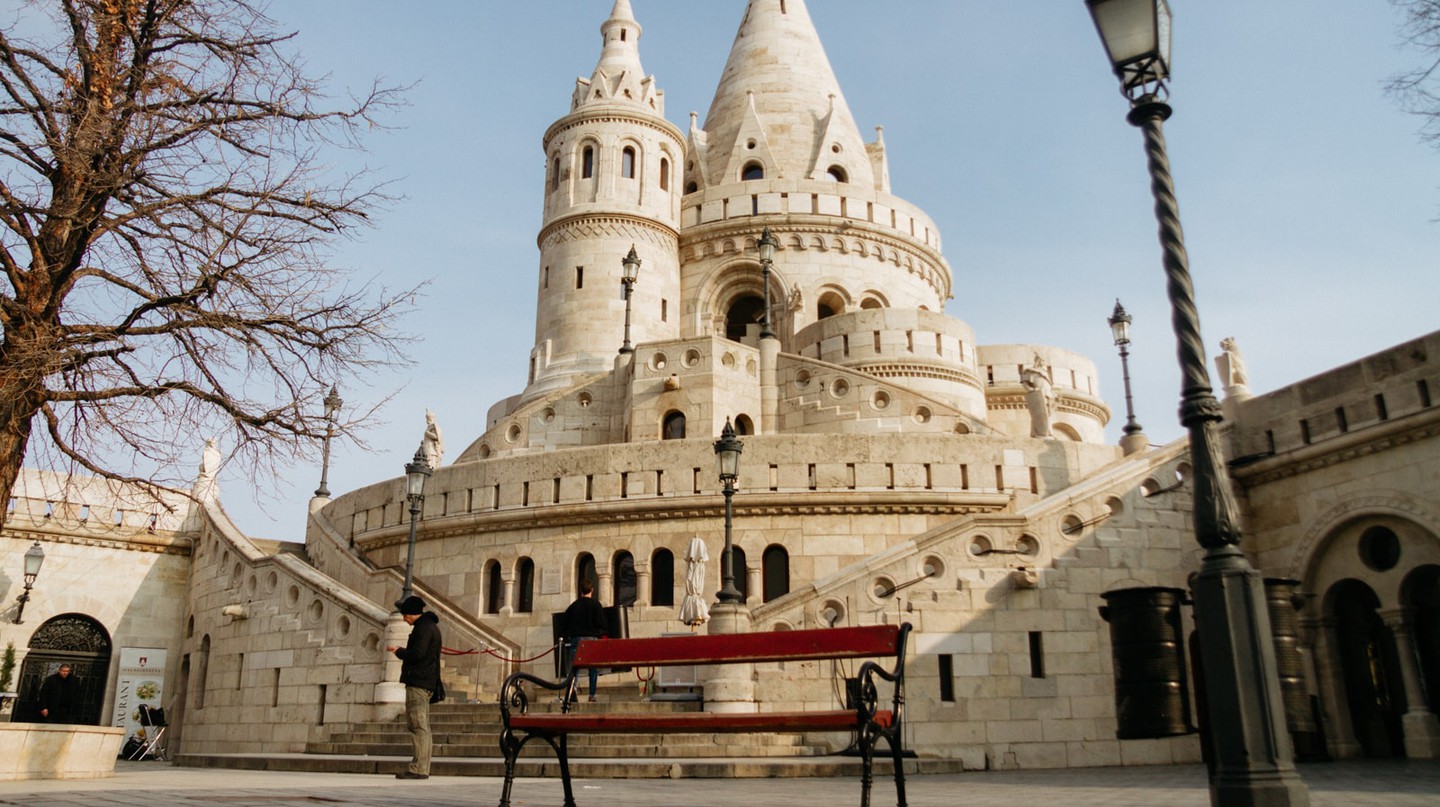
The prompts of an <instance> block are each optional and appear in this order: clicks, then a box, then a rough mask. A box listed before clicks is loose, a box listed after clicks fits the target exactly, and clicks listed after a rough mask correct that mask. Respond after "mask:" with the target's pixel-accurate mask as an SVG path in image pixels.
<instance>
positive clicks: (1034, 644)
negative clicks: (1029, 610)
mask: <svg viewBox="0 0 1440 807" xmlns="http://www.w3.org/2000/svg"><path fill="white" fill-rule="evenodd" d="M1030 677H1031V678H1044V677H1045V637H1044V635H1042V634H1041V633H1040V631H1038V630H1032V631H1030Z"/></svg>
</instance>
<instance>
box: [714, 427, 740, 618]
mask: <svg viewBox="0 0 1440 807" xmlns="http://www.w3.org/2000/svg"><path fill="white" fill-rule="evenodd" d="M744 450H745V444H744V443H742V442H740V440H739V439H738V438H737V437H735V427H734V426H731V425H730V419H729V418H726V419H725V428H724V430H722V431H721V432H720V439H719V440H716V441H715V460H716V462H717V463H718V464H719V466H720V485H721V487H722V491H721V492H723V493H724V494H725V551H724V552H723V553H722V557H721V559H720V572H721V574H722V575H723V578H722V580H721V586H720V593H719V594H717V595H715V596H716V599H718V600H719V601H720V602H732V603H733V602H740V590H739V589H737V588H735V566H734V560H733V559H734V556H735V553H734V552H733V551H732V550H733V549H734V544H733V543H731V540H730V524H731V510H730V500H731V499H732V498H734V496H735V480H736V479H737V478H739V476H740V452H741V451H744Z"/></svg>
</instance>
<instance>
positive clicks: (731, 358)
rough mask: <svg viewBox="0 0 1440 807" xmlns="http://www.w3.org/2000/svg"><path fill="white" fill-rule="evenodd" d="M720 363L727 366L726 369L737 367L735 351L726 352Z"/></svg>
mask: <svg viewBox="0 0 1440 807" xmlns="http://www.w3.org/2000/svg"><path fill="white" fill-rule="evenodd" d="M720 363H721V364H722V365H724V366H725V369H726V370H734V369H735V354H734V353H726V354H725V355H724V356H721V357H720Z"/></svg>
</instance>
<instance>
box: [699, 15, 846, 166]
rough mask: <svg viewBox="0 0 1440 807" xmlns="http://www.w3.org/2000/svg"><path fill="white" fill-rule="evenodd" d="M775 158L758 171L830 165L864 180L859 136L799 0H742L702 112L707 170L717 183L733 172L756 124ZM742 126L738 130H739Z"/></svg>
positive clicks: (741, 161) (743, 160)
mask: <svg viewBox="0 0 1440 807" xmlns="http://www.w3.org/2000/svg"><path fill="white" fill-rule="evenodd" d="M757 121H758V125H759V126H761V127H763V128H764V130H765V135H766V136H765V138H764V139H763V142H765V143H766V144H767V145H768V150H769V155H768V156H769V157H770V158H771V159H772V160H773V161H774V163H775V164H773V165H767V166H766V169H767V170H766V176H767V178H768V177H781V176H783V177H787V178H792V179H824V178H826V176H827V174H829V173H831V172H830V171H829V169H830V168H831V167H836V168H839V169H840V170H839V171H838V172H835V173H839V174H843V175H844V176H846V177H847V178H848V181H851V182H855V183H860V184H864V185H871V184H873V182H874V176H873V169H872V165H871V160H870V157H869V154H868V153H867V149H866V145H865V141H864V139H863V138H862V137H861V136H860V131H859V129H858V128H857V127H856V126H855V119H854V117H853V116H851V114H850V108H849V106H848V105H847V104H846V103H845V97H844V95H843V94H842V93H841V92H840V84H839V82H837V81H836V80H835V73H834V71H833V70H832V69H831V67H830V60H829V59H828V58H827V57H826V55H825V48H824V46H823V45H821V43H820V35H819V34H818V33H817V32H816V31H815V26H814V24H813V23H812V22H811V21H810V14H809V12H808V11H807V10H806V8H805V2H804V0H750V4H749V6H748V7H747V8H746V10H745V18H744V20H743V21H742V22H741V23H740V31H739V33H738V34H736V37H735V44H734V45H733V46H732V47H731V50H730V58H729V60H728V61H727V62H726V63H725V72H724V73H723V74H722V76H721V79H720V86H719V88H718V89H717V90H716V91H715V98H714V100H713V101H712V102H711V104H710V112H709V114H708V115H707V116H706V120H705V131H706V134H707V135H708V137H709V141H710V145H711V148H710V160H711V162H710V165H709V166H708V168H709V171H708V172H707V173H708V174H709V176H710V177H711V178H712V181H715V182H717V183H724V182H734V181H736V180H738V179H739V177H740V173H741V170H742V168H743V167H744V166H745V165H746V164H747V163H748V162H749V160H750V159H752V155H751V154H750V153H749V152H748V151H747V147H748V143H749V141H750V140H752V139H754V140H756V142H757V144H758V143H759V142H762V140H761V139H759V138H753V137H752V135H753V127H754V126H755V125H756V124H757ZM742 133H744V134H742Z"/></svg>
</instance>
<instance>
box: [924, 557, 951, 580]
mask: <svg viewBox="0 0 1440 807" xmlns="http://www.w3.org/2000/svg"><path fill="white" fill-rule="evenodd" d="M944 573H945V561H943V560H941V559H940V558H938V557H936V556H934V555H927V556H926V558H925V560H923V561H921V562H920V574H923V575H925V576H926V577H939V576H940V575H942V574H944Z"/></svg>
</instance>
